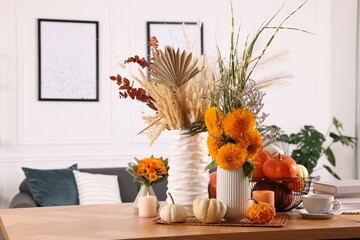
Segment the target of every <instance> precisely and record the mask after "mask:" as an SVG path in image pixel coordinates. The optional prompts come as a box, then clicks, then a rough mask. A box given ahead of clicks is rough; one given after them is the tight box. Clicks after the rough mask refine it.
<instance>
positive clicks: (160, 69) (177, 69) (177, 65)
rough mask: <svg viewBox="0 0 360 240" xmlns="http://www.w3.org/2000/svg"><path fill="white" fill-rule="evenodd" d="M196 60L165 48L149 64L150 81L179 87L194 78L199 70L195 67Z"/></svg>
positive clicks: (184, 53) (178, 50) (172, 49)
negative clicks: (151, 76)
mask: <svg viewBox="0 0 360 240" xmlns="http://www.w3.org/2000/svg"><path fill="white" fill-rule="evenodd" d="M197 62H198V60H197V59H195V60H193V57H192V53H189V54H187V53H186V51H185V50H184V51H182V52H180V49H179V48H178V49H177V51H176V52H175V49H174V48H172V47H168V46H167V47H165V51H160V54H159V56H158V57H157V58H155V59H154V62H153V63H152V64H151V69H152V71H151V74H152V75H153V78H152V79H151V81H153V82H156V83H160V84H164V85H166V86H173V87H180V86H182V85H184V84H185V83H187V82H188V81H189V80H190V79H192V78H193V77H195V76H196V74H198V73H199V72H200V71H201V70H200V69H199V68H198V67H197Z"/></svg>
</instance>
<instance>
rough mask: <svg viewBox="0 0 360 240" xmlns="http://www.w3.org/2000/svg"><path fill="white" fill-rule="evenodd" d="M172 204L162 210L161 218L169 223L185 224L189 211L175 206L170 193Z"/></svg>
mask: <svg viewBox="0 0 360 240" xmlns="http://www.w3.org/2000/svg"><path fill="white" fill-rule="evenodd" d="M168 195H169V197H170V199H171V202H172V204H167V205H165V206H164V207H163V208H161V210H160V213H159V215H160V218H161V220H163V221H165V222H167V223H173V222H185V220H186V218H187V216H188V212H187V210H186V209H185V208H184V207H183V206H182V205H179V204H175V202H174V199H173V197H172V196H171V194H170V193H168Z"/></svg>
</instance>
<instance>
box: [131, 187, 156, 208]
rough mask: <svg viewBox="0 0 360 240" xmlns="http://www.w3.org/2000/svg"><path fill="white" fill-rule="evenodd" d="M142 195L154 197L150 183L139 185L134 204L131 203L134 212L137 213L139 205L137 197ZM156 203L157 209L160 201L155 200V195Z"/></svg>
mask: <svg viewBox="0 0 360 240" xmlns="http://www.w3.org/2000/svg"><path fill="white" fill-rule="evenodd" d="M142 196H155V197H156V194H155V192H154V189H153V188H152V186H151V185H150V186H146V185H141V187H140V190H139V193H138V194H137V196H136V198H135V200H134V204H133V208H134V212H135V213H136V214H138V213H139V206H138V205H139V199H140V197H142ZM156 205H157V209H158V210H159V207H160V203H159V201H158V200H157V197H156Z"/></svg>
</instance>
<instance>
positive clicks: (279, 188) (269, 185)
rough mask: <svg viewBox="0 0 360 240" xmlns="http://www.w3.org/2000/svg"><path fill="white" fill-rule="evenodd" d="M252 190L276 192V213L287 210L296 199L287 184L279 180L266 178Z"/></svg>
mask: <svg viewBox="0 0 360 240" xmlns="http://www.w3.org/2000/svg"><path fill="white" fill-rule="evenodd" d="M252 190H253V191H257V190H270V191H274V192H275V208H276V211H283V210H284V209H285V208H287V207H289V206H290V205H291V203H292V202H293V201H294V198H295V196H294V193H293V191H292V190H291V189H290V188H289V187H288V185H287V183H286V182H283V181H278V180H272V179H267V178H265V179H263V180H261V181H259V182H257V183H256V184H255V186H254V187H253V189H252Z"/></svg>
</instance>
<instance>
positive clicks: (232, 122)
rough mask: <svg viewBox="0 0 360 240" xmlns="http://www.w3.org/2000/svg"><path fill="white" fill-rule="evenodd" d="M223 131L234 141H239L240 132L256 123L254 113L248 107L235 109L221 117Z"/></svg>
mask: <svg viewBox="0 0 360 240" xmlns="http://www.w3.org/2000/svg"><path fill="white" fill-rule="evenodd" d="M222 123H223V129H224V133H225V134H226V135H227V136H229V137H230V138H232V139H233V140H235V141H239V140H240V139H241V137H242V134H244V133H245V132H247V131H249V130H250V129H253V128H254V127H255V124H256V118H255V116H254V114H253V113H252V112H251V111H250V110H248V109H243V108H240V109H235V110H233V111H231V112H230V113H228V114H227V115H226V116H225V117H224V119H223V122H222Z"/></svg>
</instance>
